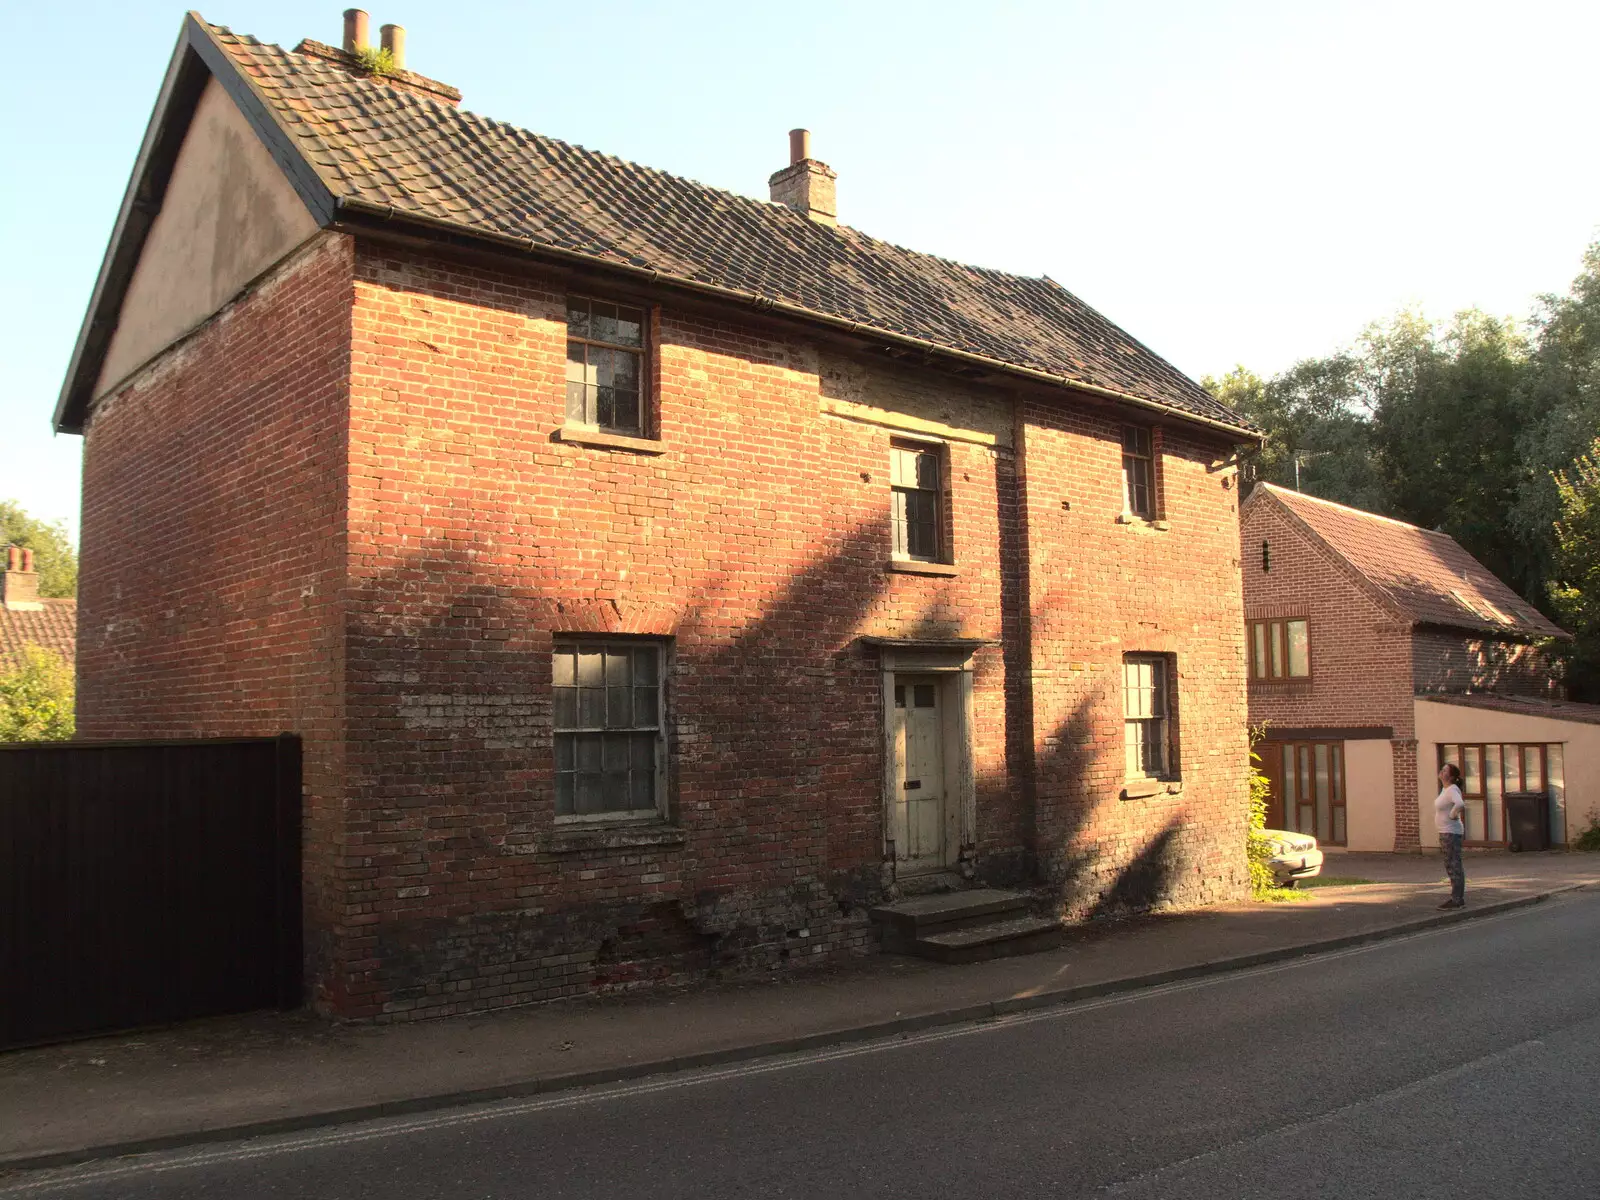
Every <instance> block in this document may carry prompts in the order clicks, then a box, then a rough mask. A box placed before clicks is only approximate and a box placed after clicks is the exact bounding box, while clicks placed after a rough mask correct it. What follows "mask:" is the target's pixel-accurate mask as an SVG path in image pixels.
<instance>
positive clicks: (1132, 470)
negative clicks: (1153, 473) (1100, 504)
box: [1122, 455, 1150, 517]
mask: <svg viewBox="0 0 1600 1200" xmlns="http://www.w3.org/2000/svg"><path fill="white" fill-rule="evenodd" d="M1122 503H1123V507H1124V508H1126V509H1127V510H1128V511H1129V512H1130V513H1132V514H1133V515H1134V516H1138V517H1148V516H1149V515H1150V463H1149V462H1148V461H1147V460H1145V459H1142V458H1133V457H1130V456H1128V455H1124V456H1123V459H1122Z"/></svg>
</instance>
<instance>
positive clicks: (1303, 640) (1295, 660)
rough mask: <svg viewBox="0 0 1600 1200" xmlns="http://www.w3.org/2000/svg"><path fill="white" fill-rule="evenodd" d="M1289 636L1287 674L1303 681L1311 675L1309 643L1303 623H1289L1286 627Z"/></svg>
mask: <svg viewBox="0 0 1600 1200" xmlns="http://www.w3.org/2000/svg"><path fill="white" fill-rule="evenodd" d="M1286 628H1287V630H1288V634H1289V674H1290V676H1291V677H1293V678H1296V679H1304V678H1305V677H1306V676H1307V675H1309V674H1311V641H1310V638H1309V637H1308V636H1307V633H1306V623H1305V622H1304V621H1290V622H1288V623H1287V626H1286Z"/></svg>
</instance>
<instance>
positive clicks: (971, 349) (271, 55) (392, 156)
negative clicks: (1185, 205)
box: [210, 26, 1251, 430]
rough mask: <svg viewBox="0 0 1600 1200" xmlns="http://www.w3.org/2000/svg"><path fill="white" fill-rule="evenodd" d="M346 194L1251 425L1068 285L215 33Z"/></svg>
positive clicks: (333, 186)
mask: <svg viewBox="0 0 1600 1200" xmlns="http://www.w3.org/2000/svg"><path fill="white" fill-rule="evenodd" d="M210 28H211V32H212V34H213V35H214V36H215V37H216V38H217V40H218V42H219V44H221V45H222V46H223V48H224V49H225V50H226V51H227V53H228V54H229V56H230V57H231V58H232V59H233V60H234V61H235V62H237V63H238V64H239V66H240V67H241V68H242V70H243V71H244V73H246V74H247V75H248V76H249V78H250V79H251V81H252V82H253V83H254V84H255V85H256V87H257V88H258V89H259V91H260V92H261V94H262V95H263V96H264V97H265V98H266V101H267V105H268V109H269V110H270V111H271V112H272V114H273V115H274V116H275V118H276V119H277V120H278V121H279V122H280V123H281V124H282V125H283V126H284V128H285V129H286V130H289V131H291V132H292V135H293V137H294V139H295V141H296V142H297V143H298V144H299V146H300V148H301V151H302V153H304V154H305V156H306V157H307V159H308V160H309V161H310V162H311V163H312V164H313V165H314V167H315V169H316V171H317V172H318V174H319V175H320V176H321V177H322V179H323V182H324V183H325V184H326V185H327V186H328V188H329V189H330V191H332V193H333V194H334V195H335V196H336V197H340V198H343V199H347V200H361V201H366V202H368V203H371V204H376V205H392V206H393V207H394V209H395V211H396V212H397V213H398V214H400V215H404V216H413V217H419V218H424V219H432V220H444V221H448V222H452V223H455V224H458V225H462V226H466V227H469V228H471V229H472V230H474V231H476V232H486V233H494V234H501V235H510V236H514V237H518V238H527V239H530V240H531V241H532V242H534V243H536V244H539V245H544V246H549V247H552V248H556V249H559V250H564V251H568V252H576V253H580V254H585V255H601V256H607V257H611V258H614V259H620V260H621V261H625V262H629V263H632V264H633V265H635V266H638V267H643V268H646V269H650V270H655V271H659V272H661V273H662V274H663V275H665V276H668V277H673V278H679V279H683V280H688V281H697V282H702V283H714V284H716V285H718V286H720V287H724V288H729V289H732V290H735V291H740V292H745V293H751V294H755V295H759V296H764V297H767V298H770V299H773V300H778V301H782V302H784V303H786V304H789V305H793V306H796V307H798V308H801V309H804V310H806V311H807V312H810V313H813V314H816V315H819V316H822V317H826V318H831V319H834V320H840V321H846V322H854V323H856V324H859V325H861V326H863V327H866V328H868V329H875V330H878V331H881V332H884V333H890V334H900V335H903V336H907V337H912V338H916V339H918V340H920V341H923V342H927V343H931V344H933V345H934V346H937V347H939V348H944V349H950V350H957V351H962V352H965V353H969V354H974V355H978V356H981V357H982V358H985V359H988V360H991V361H993V362H995V363H998V364H1001V365H1004V366H1009V367H1016V368H1023V369H1025V370H1031V371H1038V372H1043V373H1045V374H1047V375H1051V376H1054V377H1056V378H1060V379H1063V380H1065V381H1069V382H1072V383H1079V384H1085V385H1088V386H1091V387H1098V388H1103V389H1107V390H1109V391H1112V392H1116V393H1120V394H1124V395H1129V396H1134V397H1137V398H1139V399H1141V400H1145V401H1149V402H1152V403H1155V404H1158V405H1160V406H1162V407H1165V408H1168V409H1171V410H1175V411H1176V412H1178V413H1183V414H1189V415H1192V416H1196V417H1201V418H1203V419H1206V420H1209V421H1215V422H1221V423H1223V424H1225V425H1227V426H1230V427H1232V428H1236V429H1240V430H1248V429H1250V428H1251V427H1250V424H1249V422H1248V421H1246V420H1245V418H1244V417H1242V416H1241V415H1240V414H1238V413H1237V412H1235V411H1234V410H1233V409H1231V408H1229V407H1228V406H1227V405H1225V404H1222V403H1221V402H1219V401H1218V400H1216V399H1215V398H1213V397H1212V396H1211V395H1210V394H1208V393H1207V392H1206V391H1205V390H1204V389H1203V388H1201V387H1200V386H1199V385H1198V384H1196V383H1195V382H1194V381H1193V380H1191V379H1189V378H1187V377H1186V376H1185V375H1183V374H1182V372H1180V371H1178V370H1177V369H1176V368H1175V367H1173V366H1172V365H1171V364H1169V363H1167V362H1166V361H1165V360H1163V359H1162V358H1161V357H1160V356H1158V355H1157V354H1155V353H1154V352H1152V351H1151V350H1149V349H1148V348H1146V347H1145V346H1144V345H1142V344H1141V343H1139V342H1138V341H1136V340H1134V339H1133V338H1131V337H1130V336H1129V335H1128V334H1126V333H1124V332H1123V331H1122V330H1121V329H1119V328H1118V327H1117V326H1115V325H1113V324H1112V323H1111V322H1110V321H1108V320H1106V318H1105V317H1103V316H1101V315H1100V314H1099V313H1098V312H1096V311H1095V310H1094V309H1092V308H1090V307H1089V306H1088V305H1087V304H1085V303H1083V301H1081V300H1079V299H1078V298H1077V297H1076V296H1074V295H1072V294H1071V293H1070V292H1068V291H1067V290H1066V289H1064V288H1062V287H1061V286H1060V285H1059V284H1057V283H1055V282H1053V281H1052V280H1050V279H1047V278H1045V279H1034V278H1030V277H1027V276H1020V275H1010V274H1007V273H1005V272H1001V271H991V270H986V269H983V268H979V267H971V266H966V265H963V264H961V263H955V262H950V261H948V260H946V259H941V258H936V257H934V256H933V255H929V254H921V253H917V252H915V251H911V250H906V249H903V248H901V247H899V246H895V245H891V244H890V243H888V242H882V241H878V240H877V239H875V238H870V237H868V236H866V235H865V234H863V233H860V232H858V231H856V230H854V229H851V228H849V227H847V226H838V227H830V226H825V225H820V224H817V223H816V222H813V221H810V220H808V219H807V218H806V217H804V216H802V215H801V214H799V213H795V212H792V211H790V210H789V209H787V208H785V207H783V206H782V205H777V204H769V203H765V202H762V201H758V200H752V199H749V198H747V197H744V196H737V195H734V194H732V193H730V192H724V191H718V190H716V189H714V188H709V187H705V186H703V185H701V184H698V183H695V182H693V181H691V180H687V179H681V178H678V177H676V176H673V175H668V174H665V173H664V172H661V171H655V170H652V169H650V168H647V167H641V166H637V165H635V164H633V163H630V162H625V161H623V160H622V159H618V158H613V157H611V156H609V155H604V154H597V153H594V152H592V151H589V150H586V149H584V148H583V147H581V146H574V145H570V144H568V143H565V142H561V141H557V140H556V139H554V138H547V137H543V136H541V135H539V134H535V133H530V132H528V131H526V130H522V129H517V128H515V127H513V126H510V125H506V124H503V123H501V122H498V121H493V120H489V119H487V118H484V117H480V116H478V115H476V114H474V113H472V112H468V111H464V110H461V109H457V108H454V107H452V106H450V105H448V104H444V103H440V102H438V101H435V100H433V99H431V98H429V97H427V96H425V95H421V94H419V93H417V92H415V91H412V90H409V89H407V88H404V87H400V86H391V85H388V84H386V83H384V82H383V81H382V80H381V79H378V78H374V77H371V76H367V75H365V74H362V73H360V72H356V71H353V70H351V69H349V68H347V67H345V66H343V65H342V64H340V63H337V62H334V61H331V60H330V59H328V58H325V57H319V56H315V55H310V54H297V53H294V52H292V51H287V50H284V49H282V48H280V47H278V46H273V45H268V44H265V43H262V42H259V41H257V40H256V39H254V38H251V37H243V36H239V35H236V34H233V33H231V32H229V31H228V30H226V29H223V28H220V27H217V26H211V27H210Z"/></svg>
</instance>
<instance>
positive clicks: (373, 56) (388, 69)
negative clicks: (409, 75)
mask: <svg viewBox="0 0 1600 1200" xmlns="http://www.w3.org/2000/svg"><path fill="white" fill-rule="evenodd" d="M353 53H354V55H355V59H356V66H358V67H360V68H361V69H362V70H363V71H366V72H368V73H370V74H372V75H393V74H394V73H395V71H396V70H397V69H398V68H397V67H396V66H395V65H394V52H393V51H392V50H390V49H389V48H388V47H387V46H362V47H361V48H360V49H359V50H356V51H353Z"/></svg>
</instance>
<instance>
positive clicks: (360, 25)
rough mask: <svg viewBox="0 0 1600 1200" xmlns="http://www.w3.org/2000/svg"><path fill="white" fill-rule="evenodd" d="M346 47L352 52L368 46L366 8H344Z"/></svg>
mask: <svg viewBox="0 0 1600 1200" xmlns="http://www.w3.org/2000/svg"><path fill="white" fill-rule="evenodd" d="M344 48H345V50H346V51H348V52H349V53H351V54H354V53H355V52H356V51H357V50H365V49H366V48H367V10H366V9H364V8H347V9H345V10H344Z"/></svg>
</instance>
